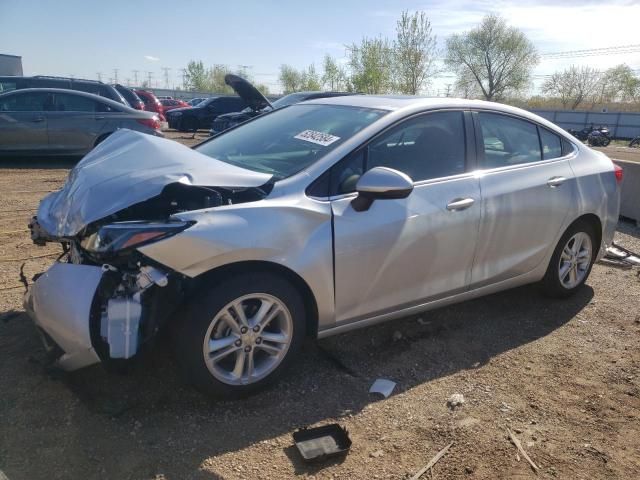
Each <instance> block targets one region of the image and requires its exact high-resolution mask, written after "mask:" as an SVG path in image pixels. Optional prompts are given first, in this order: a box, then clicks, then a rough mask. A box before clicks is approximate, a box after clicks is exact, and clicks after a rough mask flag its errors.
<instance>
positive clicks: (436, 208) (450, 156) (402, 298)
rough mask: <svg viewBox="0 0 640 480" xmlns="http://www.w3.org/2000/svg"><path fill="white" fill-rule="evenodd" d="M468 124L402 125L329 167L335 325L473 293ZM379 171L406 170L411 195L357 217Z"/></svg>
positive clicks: (474, 185)
mask: <svg viewBox="0 0 640 480" xmlns="http://www.w3.org/2000/svg"><path fill="white" fill-rule="evenodd" d="M467 119H468V120H467V121H465V115H464V114H463V112H461V111H440V112H432V113H426V114H424V115H420V116H418V117H414V118H412V119H409V120H405V121H404V122H402V123H401V124H399V125H398V126H396V127H394V128H392V129H390V130H388V131H387V132H385V133H382V134H381V135H379V136H378V137H377V138H375V139H374V140H372V141H371V143H370V144H369V145H368V146H367V147H365V148H364V149H363V150H360V151H359V152H357V153H355V154H353V155H352V156H351V157H350V158H348V159H346V160H344V161H343V162H341V163H340V164H338V165H337V166H336V167H334V168H333V169H332V172H331V174H330V182H329V183H330V193H331V195H332V197H331V198H332V201H331V208H332V211H333V216H334V218H333V222H334V249H335V253H334V255H335V299H336V300H335V301H336V321H337V322H338V323H343V322H348V321H355V320H358V319H361V318H364V317H370V316H373V315H376V314H383V313H385V312H387V311H390V310H394V309H397V308H402V307H409V306H412V305H416V304H420V303H423V302H426V301H429V300H435V299H437V298H442V297H445V296H449V295H452V294H456V293H460V292H463V291H465V290H466V289H467V287H468V285H469V282H470V280H471V266H472V262H473V256H474V252H475V248H476V238H477V234H478V225H479V222H480V188H479V182H478V179H477V178H476V177H475V176H474V174H473V172H472V165H471V163H472V158H471V152H470V150H472V149H473V147H472V145H471V144H468V143H467V142H466V140H465V123H466V124H467V125H468V126H470V122H471V119H470V116H467ZM467 128H469V127H467ZM376 166H385V167H389V168H393V169H396V170H399V171H401V172H403V173H406V174H407V175H409V176H410V177H411V178H412V180H413V181H414V190H413V192H412V193H411V194H410V195H409V196H408V197H407V198H403V199H397V200H376V201H374V202H373V204H372V205H371V207H370V208H369V209H368V210H366V211H360V212H359V211H355V210H354V209H353V207H352V205H351V203H352V201H353V199H354V198H355V195H354V194H353V193H352V192H353V191H354V187H355V184H356V182H357V179H358V177H359V176H360V175H361V174H362V172H363V171H366V170H368V169H370V168H373V167H376ZM456 205H458V207H459V208H458V207H457V206H456Z"/></svg>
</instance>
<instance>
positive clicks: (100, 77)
mask: <svg viewBox="0 0 640 480" xmlns="http://www.w3.org/2000/svg"><path fill="white" fill-rule="evenodd" d="M97 75H98V81H99V82H101V81H102V72H97Z"/></svg>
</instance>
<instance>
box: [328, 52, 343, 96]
mask: <svg viewBox="0 0 640 480" xmlns="http://www.w3.org/2000/svg"><path fill="white" fill-rule="evenodd" d="M323 71H324V73H323V75H322V85H323V86H324V87H325V88H327V89H328V90H330V91H333V92H337V91H341V90H346V88H347V86H346V80H347V75H346V73H345V71H344V69H343V68H342V67H340V65H338V62H336V60H335V59H334V58H333V57H332V56H331V55H325V56H324V62H323Z"/></svg>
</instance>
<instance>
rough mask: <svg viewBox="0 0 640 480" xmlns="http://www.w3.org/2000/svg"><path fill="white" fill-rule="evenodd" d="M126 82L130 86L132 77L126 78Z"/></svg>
mask: <svg viewBox="0 0 640 480" xmlns="http://www.w3.org/2000/svg"><path fill="white" fill-rule="evenodd" d="M124 83H126V84H127V87H130V86H131V79H130V78H125V79H124Z"/></svg>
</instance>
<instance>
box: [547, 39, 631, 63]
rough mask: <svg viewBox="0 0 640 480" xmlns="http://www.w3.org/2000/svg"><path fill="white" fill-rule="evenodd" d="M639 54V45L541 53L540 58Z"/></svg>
mask: <svg viewBox="0 0 640 480" xmlns="http://www.w3.org/2000/svg"><path fill="white" fill-rule="evenodd" d="M635 52H640V43H636V44H630V45H616V46H612V47H602V48H588V49H583V50H566V51H562V52H546V53H541V54H540V56H541V57H545V58H547V59H549V58H577V57H595V56H599V55H617V54H621V53H635Z"/></svg>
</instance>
